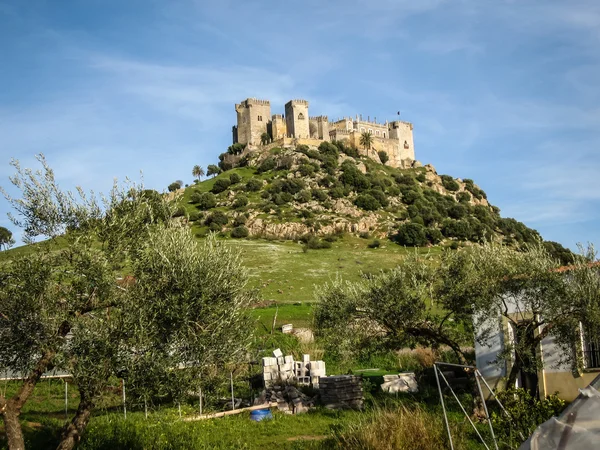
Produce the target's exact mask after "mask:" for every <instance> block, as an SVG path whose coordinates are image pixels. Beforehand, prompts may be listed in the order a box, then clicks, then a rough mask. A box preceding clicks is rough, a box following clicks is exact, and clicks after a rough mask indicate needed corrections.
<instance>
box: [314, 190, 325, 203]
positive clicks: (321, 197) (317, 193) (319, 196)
mask: <svg viewBox="0 0 600 450" xmlns="http://www.w3.org/2000/svg"><path fill="white" fill-rule="evenodd" d="M310 193H311V195H312V198H314V199H315V200H316V201H318V202H324V201H325V200H327V198H328V196H327V192H325V191H324V190H323V189H311V191H310Z"/></svg>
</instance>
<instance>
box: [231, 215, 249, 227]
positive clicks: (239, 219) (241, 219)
mask: <svg viewBox="0 0 600 450" xmlns="http://www.w3.org/2000/svg"><path fill="white" fill-rule="evenodd" d="M247 221H248V217H246V215H244V214H240V215H238V216H236V218H235V219H233V226H234V227H239V226H240V225H246V222H247Z"/></svg>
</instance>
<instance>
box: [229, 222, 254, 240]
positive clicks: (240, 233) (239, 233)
mask: <svg viewBox="0 0 600 450" xmlns="http://www.w3.org/2000/svg"><path fill="white" fill-rule="evenodd" d="M249 234H250V232H249V231H248V228H246V227H245V226H243V225H240V226H239V227H235V228H234V229H233V230H231V237H232V238H236V239H239V238H245V237H248V235H249Z"/></svg>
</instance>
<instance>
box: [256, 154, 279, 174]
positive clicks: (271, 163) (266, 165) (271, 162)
mask: <svg viewBox="0 0 600 450" xmlns="http://www.w3.org/2000/svg"><path fill="white" fill-rule="evenodd" d="M276 166H277V162H276V161H275V159H274V158H271V157H269V158H267V159H265V160H263V162H262V163H261V164H260V166H258V169H257V172H258V173H263V172H267V171H269V170H273V169H274V168H275V167H276Z"/></svg>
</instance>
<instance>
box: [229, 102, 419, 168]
mask: <svg viewBox="0 0 600 450" xmlns="http://www.w3.org/2000/svg"><path fill="white" fill-rule="evenodd" d="M235 111H236V112H237V125H236V126H234V127H233V143H234V144H236V143H240V144H245V145H247V146H248V148H249V149H253V148H258V147H259V146H262V147H267V146H268V147H269V148H270V147H275V146H281V147H286V146H289V145H300V144H305V145H312V146H318V145H319V144H320V143H321V142H323V141H346V143H347V144H349V145H352V146H354V147H356V148H357V149H358V150H359V152H360V153H361V154H363V155H365V156H369V157H371V158H373V159H375V160H379V156H378V152H379V151H382V150H383V151H385V152H386V153H387V155H388V157H389V161H388V162H387V164H388V165H389V166H392V167H402V168H405V167H411V166H412V164H413V163H414V161H415V149H414V143H413V126H412V124H411V123H409V122H403V121H400V120H395V121H393V122H388V121H386V122H385V123H378V122H377V121H376V120H375V119H374V120H373V121H371V120H370V118H367V120H363V117H362V116H358V115H357V116H356V117H355V118H352V117H344V118H342V119H338V120H337V121H335V122H329V120H328V119H327V116H316V117H310V116H309V115H308V101H306V100H290V101H289V102H287V103H286V104H285V115H281V114H273V115H272V116H271V103H270V102H269V101H268V100H258V99H256V98H248V99H246V100H244V101H242V102H241V103H239V104H236V105H235ZM363 133H370V134H371V138H372V139H371V140H372V144H371V148H368V149H366V148H362V146H361V145H360V137H361V135H362V134H363ZM265 134H266V135H268V136H269V142H265V139H264V136H265Z"/></svg>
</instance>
